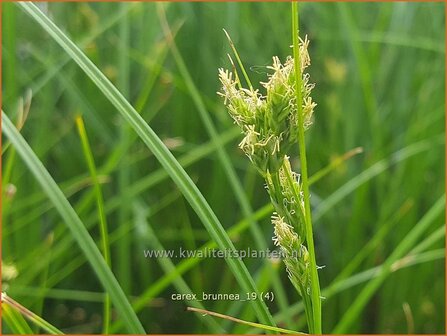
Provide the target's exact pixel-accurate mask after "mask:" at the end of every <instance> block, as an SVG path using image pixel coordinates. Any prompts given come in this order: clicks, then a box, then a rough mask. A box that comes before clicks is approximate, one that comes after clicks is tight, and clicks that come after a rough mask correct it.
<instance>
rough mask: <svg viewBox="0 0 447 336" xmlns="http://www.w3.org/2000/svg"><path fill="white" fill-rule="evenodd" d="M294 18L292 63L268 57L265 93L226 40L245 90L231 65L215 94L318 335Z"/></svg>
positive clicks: (304, 47)
mask: <svg viewBox="0 0 447 336" xmlns="http://www.w3.org/2000/svg"><path fill="white" fill-rule="evenodd" d="M297 14H298V12H297V4H296V3H295V2H293V3H292V31H293V57H291V56H289V57H287V58H286V60H285V62H284V63H282V62H281V61H280V59H279V58H278V57H276V56H274V57H273V64H272V65H271V66H268V67H267V68H268V69H269V70H270V71H271V73H270V74H269V75H268V79H267V81H266V82H265V83H260V84H261V85H262V87H263V90H264V92H265V93H264V94H262V93H261V92H260V91H259V90H258V89H255V88H254V87H253V86H252V84H251V82H250V79H249V78H248V75H247V73H246V71H245V70H244V67H243V65H242V62H241V61H240V57H239V55H238V53H237V51H236V49H235V48H234V44H233V43H232V42H231V40H230V45H231V47H232V49H233V51H234V53H235V56H236V59H237V61H238V64H239V66H240V68H241V71H242V73H243V76H244V78H245V80H246V82H247V84H248V88H244V87H243V86H242V83H241V80H240V77H239V75H238V73H237V70H236V67H235V66H234V64H233V69H234V70H233V71H234V72H231V71H229V70H224V69H219V79H220V82H221V84H222V89H221V91H220V92H219V93H218V94H219V95H220V96H222V97H223V98H224V104H225V105H226V107H227V109H228V112H229V114H230V116H231V117H232V118H233V120H234V122H235V123H236V124H237V125H238V126H239V127H240V129H241V130H242V133H243V135H244V138H243V139H242V141H241V142H240V143H239V148H240V149H241V150H242V151H243V152H244V153H245V154H246V156H247V157H248V158H249V159H250V161H251V163H252V164H253V165H254V167H255V168H256V170H257V171H258V172H259V173H260V175H261V176H262V177H263V178H264V180H265V182H266V189H267V191H268V194H269V196H270V200H271V203H272V205H273V207H274V210H275V212H274V213H273V215H272V224H273V229H274V238H273V240H274V243H275V245H277V246H278V247H279V248H280V250H281V251H282V256H283V260H284V263H285V265H286V269H287V272H288V275H289V279H290V281H291V282H292V284H293V286H294V287H295V288H296V290H297V292H298V293H299V295H300V296H301V297H302V299H303V302H304V307H305V312H306V318H307V323H308V328H309V332H310V333H312V334H321V297H320V286H319V280H318V267H317V265H316V258H315V249H314V243H313V232H312V222H311V213H310V202H309V198H310V195H309V181H308V177H307V163H306V150H305V139H304V131H305V130H306V129H307V128H308V127H309V126H310V125H311V122H312V115H313V112H314V108H315V106H316V104H315V102H314V101H313V100H312V97H311V92H312V89H313V88H314V84H312V83H310V78H309V74H308V73H306V72H305V71H306V68H307V67H308V66H309V65H310V57H309V53H308V45H309V40H308V39H307V37H305V38H304V40H303V39H299V38H298V15H297ZM227 36H228V35H227ZM230 60H231V57H230ZM232 63H233V62H232ZM297 144H298V146H299V153H300V161H301V174H298V173H296V172H294V171H293V170H292V167H291V164H290V159H289V156H288V153H289V152H290V151H291V149H292V147H293V146H296V145H297Z"/></svg>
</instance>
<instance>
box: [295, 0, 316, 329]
mask: <svg viewBox="0 0 447 336" xmlns="http://www.w3.org/2000/svg"><path fill="white" fill-rule="evenodd" d="M298 20H299V17H298V3H297V2H296V1H292V40H293V55H294V60H295V78H296V80H295V93H296V102H297V104H296V105H297V109H298V146H299V152H300V161H301V179H302V188H303V194H304V209H305V226H306V230H305V231H306V242H307V248H308V251H309V257H310V266H311V267H310V268H311V269H310V277H311V298H312V299H311V300H312V310H313V325H312V326H311V325H309V331H310V333H312V334H321V297H320V283H319V280H318V271H317V263H316V258H315V247H314V240H313V231H312V217H311V211H310V199H309V197H310V194H309V179H308V175H307V160H306V144H305V142H304V120H303V113H302V103H301V101H302V92H301V60H300V52H299V42H298V36H299V28H298V24H299V21H298ZM309 322H310V321H309Z"/></svg>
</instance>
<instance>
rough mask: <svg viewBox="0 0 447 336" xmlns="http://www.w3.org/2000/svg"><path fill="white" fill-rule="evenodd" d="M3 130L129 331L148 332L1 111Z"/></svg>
mask: <svg viewBox="0 0 447 336" xmlns="http://www.w3.org/2000/svg"><path fill="white" fill-rule="evenodd" d="M2 128H3V132H4V134H5V135H6V137H7V138H8V139H9V140H10V141H11V144H12V145H13V146H14V147H15V149H16V151H17V153H18V154H19V155H20V156H21V157H22V159H23V161H24V162H25V164H26V165H27V166H28V168H29V170H30V171H31V173H32V174H33V175H34V177H35V178H36V180H37V181H38V182H39V184H40V185H41V187H42V189H43V191H44V192H45V193H46V194H47V196H48V198H49V199H50V200H51V202H52V203H53V204H54V207H55V208H56V209H57V210H58V212H59V214H60V215H61V217H62V218H63V219H64V222H65V224H66V225H67V226H68V227H69V229H70V231H71V233H72V235H73V237H74V238H75V240H76V241H77V242H78V245H79V247H80V248H81V250H82V251H83V252H84V254H85V256H86V258H87V260H88V261H89V262H90V264H91V266H92V268H93V270H94V271H95V272H96V274H97V276H98V278H99V280H100V281H101V283H102V285H103V286H104V288H105V289H106V291H107V292H108V293H109V294H110V298H111V299H112V301H113V303H114V305H115V307H116V309H117V310H118V312H119V313H120V314H121V317H122V318H123V319H124V321H125V323H126V325H127V327H128V330H129V331H130V332H132V333H145V331H144V329H143V326H142V325H141V323H140V321H139V320H138V318H137V316H136V314H135V313H134V311H133V310H132V307H131V305H130V303H129V301H128V300H127V298H126V296H125V295H124V292H123V291H122V289H121V287H120V285H119V283H118V281H117V280H116V279H115V276H114V275H113V273H112V271H111V270H110V269H109V267H108V266H107V264H106V262H105V261H104V258H103V257H102V255H101V253H100V252H99V250H98V248H97V247H96V244H95V242H94V241H93V239H92V237H91V236H90V235H89V233H88V231H87V229H86V228H85V227H84V225H83V223H82V222H81V220H80V219H79V217H78V215H77V214H76V212H75V211H74V209H73V208H72V206H71V204H70V203H69V202H68V201H67V199H66V198H65V195H64V194H63V193H62V191H61V190H60V189H59V187H58V185H57V184H56V182H55V181H54V180H53V178H52V177H51V175H50V174H49V173H48V171H47V170H46V169H45V167H44V166H43V164H42V162H41V161H40V160H39V158H38V157H37V156H36V154H35V153H34V152H33V150H32V149H31V148H30V146H29V145H28V143H27V142H26V141H25V139H24V138H23V137H22V136H21V135H20V133H19V132H18V131H17V129H16V128H15V127H14V125H13V124H12V122H11V121H10V120H9V118H8V117H7V116H6V114H5V113H3V111H2Z"/></svg>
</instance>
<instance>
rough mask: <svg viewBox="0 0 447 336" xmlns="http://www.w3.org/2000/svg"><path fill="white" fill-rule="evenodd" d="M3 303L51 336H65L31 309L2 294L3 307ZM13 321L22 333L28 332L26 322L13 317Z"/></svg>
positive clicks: (10, 315)
mask: <svg viewBox="0 0 447 336" xmlns="http://www.w3.org/2000/svg"><path fill="white" fill-rule="evenodd" d="M3 303H4V304H6V305H7V306H8V307H10V308H11V309H13V310H15V311H16V312H19V313H20V314H22V315H23V316H24V317H26V318H27V319H28V320H30V321H31V322H33V323H35V324H36V325H37V326H39V327H40V328H42V329H43V330H45V331H46V332H48V333H49V334H51V335H63V334H64V333H63V332H62V331H60V330H59V329H57V328H56V327H55V326H53V325H52V324H50V323H48V322H47V321H45V320H44V319H43V318H41V317H40V316H39V315H36V314H35V313H33V312H32V311H30V310H29V309H27V308H25V307H23V306H22V305H21V304H20V303H18V302H17V301H15V300H14V299H12V298H10V297H9V296H8V295H6V294H5V293H2V305H3ZM10 313H12V312H10ZM6 315H7V316H9V317H12V316H13V314H8V313H7V314H6ZM13 319H14V324H15V326H16V327H19V330H21V331H22V332H24V331H27V329H28V328H27V327H28V325H27V324H26V323H24V322H25V321H20V320H19V318H18V317H13Z"/></svg>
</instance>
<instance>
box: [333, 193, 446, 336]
mask: <svg viewBox="0 0 447 336" xmlns="http://www.w3.org/2000/svg"><path fill="white" fill-rule="evenodd" d="M444 209H445V194H444V195H443V196H441V197H440V198H439V199H438V201H437V202H436V203H435V204H434V205H433V206H432V207H431V209H430V210H429V211H428V212H427V213H426V214H425V216H424V217H422V219H421V220H420V221H419V222H418V223H417V224H416V225H415V226H414V227H413V229H412V230H411V231H410V232H409V233H408V234H407V235H406V236H405V238H404V239H403V240H402V241H401V243H400V244H399V245H398V246H397V247H396V249H395V250H394V251H393V253H392V254H391V255H390V256H389V257H388V259H387V260H386V261H385V262H384V263H383V266H382V269H381V271H380V274H379V276H378V277H377V278H375V279H374V280H371V281H370V282H369V283H368V284H367V285H366V287H365V288H363V290H362V291H361V293H360V294H359V295H358V297H357V299H356V300H355V301H354V302H353V303H352V305H351V306H350V308H349V310H348V311H346V313H345V314H344V316H343V317H342V319H341V320H340V322H339V323H338V324H337V325H336V326H335V328H334V330H333V333H335V334H343V333H346V332H347V331H348V329H349V327H350V326H351V324H352V323H353V322H354V321H355V319H356V318H357V317H358V315H359V314H360V313H361V311H362V309H363V307H364V306H365V305H366V304H367V303H368V300H369V299H370V298H371V296H372V295H373V294H374V293H375V291H376V290H377V289H378V288H379V287H380V285H381V284H382V283H383V281H384V280H385V279H386V277H387V276H388V275H389V274H390V273H391V272H392V267H393V264H394V263H395V262H396V261H397V260H399V259H400V258H402V257H403V256H404V255H405V253H406V252H408V251H409V250H410V249H411V247H412V246H413V245H414V244H415V243H416V242H417V240H418V239H419V238H420V237H421V235H422V234H423V233H424V231H425V230H426V229H427V228H428V226H429V225H430V224H431V223H432V222H433V221H434V220H435V219H436V218H437V217H438V216H439V215H440V214H441V212H442V210H444Z"/></svg>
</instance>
